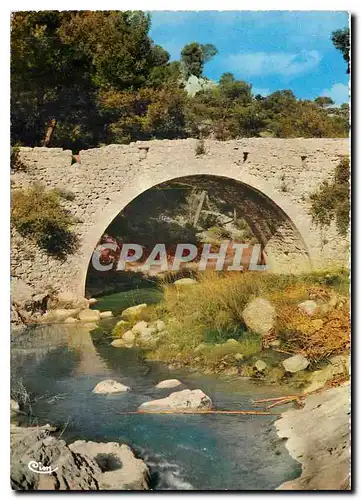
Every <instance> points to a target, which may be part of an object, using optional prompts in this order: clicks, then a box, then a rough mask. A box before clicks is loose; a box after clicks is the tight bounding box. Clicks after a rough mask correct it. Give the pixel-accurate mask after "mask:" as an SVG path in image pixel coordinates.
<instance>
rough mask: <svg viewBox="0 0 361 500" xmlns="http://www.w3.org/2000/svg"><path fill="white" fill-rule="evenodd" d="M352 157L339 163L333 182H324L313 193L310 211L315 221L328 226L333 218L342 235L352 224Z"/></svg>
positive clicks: (345, 158)
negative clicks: (350, 184) (350, 183)
mask: <svg viewBox="0 0 361 500" xmlns="http://www.w3.org/2000/svg"><path fill="white" fill-rule="evenodd" d="M349 180H350V159H349V158H348V157H344V158H342V159H341V161H340V163H339V164H338V165H337V167H336V169H335V173H334V178H333V181H332V183H329V182H327V181H325V182H323V184H322V185H321V187H320V188H319V189H318V191H316V192H315V193H313V194H311V196H310V201H311V209H310V213H311V216H312V219H313V221H314V222H315V223H316V224H318V225H319V226H321V227H325V226H326V227H327V226H329V225H330V224H331V222H332V221H333V220H335V221H336V227H337V230H338V232H339V234H340V235H341V236H346V235H347V231H348V228H349V224H350V187H349Z"/></svg>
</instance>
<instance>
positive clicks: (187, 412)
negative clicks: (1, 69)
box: [117, 410, 279, 415]
mask: <svg viewBox="0 0 361 500" xmlns="http://www.w3.org/2000/svg"><path fill="white" fill-rule="evenodd" d="M117 414H118V415H145V414H147V415H149V414H153V415H158V414H160V415H168V414H173V415H175V414H176V415H279V413H271V412H269V411H256V410H138V411H122V412H117Z"/></svg>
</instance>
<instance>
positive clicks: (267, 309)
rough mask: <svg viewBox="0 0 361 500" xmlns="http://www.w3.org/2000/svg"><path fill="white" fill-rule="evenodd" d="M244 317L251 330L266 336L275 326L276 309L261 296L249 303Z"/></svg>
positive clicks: (244, 311) (243, 314)
mask: <svg viewBox="0 0 361 500" xmlns="http://www.w3.org/2000/svg"><path fill="white" fill-rule="evenodd" d="M242 317H243V321H244V322H245V324H246V326H247V328H248V329H249V330H253V331H254V332H256V333H259V334H260V335H262V336H265V335H268V334H269V333H270V332H271V331H272V329H273V328H274V327H275V324H276V309H275V307H274V306H273V305H272V304H271V303H270V302H269V301H268V300H266V299H262V298H260V297H259V298H256V299H253V300H252V301H251V302H249V303H248V304H247V306H246V307H245V309H244V310H243V313H242Z"/></svg>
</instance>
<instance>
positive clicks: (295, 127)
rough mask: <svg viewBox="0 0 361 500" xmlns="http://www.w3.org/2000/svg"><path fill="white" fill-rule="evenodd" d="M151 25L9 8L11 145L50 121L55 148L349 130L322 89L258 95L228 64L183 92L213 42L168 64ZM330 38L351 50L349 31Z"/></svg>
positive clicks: (35, 139) (116, 15) (120, 14)
mask: <svg viewBox="0 0 361 500" xmlns="http://www.w3.org/2000/svg"><path fill="white" fill-rule="evenodd" d="M150 23H151V19H150V16H149V14H145V13H144V12H140V11H134V12H133V11H62V12H59V11H39V12H35V11H29V12H15V13H14V14H13V17H12V32H11V101H12V102H11V136H12V144H13V145H26V146H40V145H42V144H43V141H44V138H45V133H46V131H47V128H48V126H49V124H50V123H51V122H52V121H53V122H56V126H55V129H54V132H53V135H52V138H51V146H60V147H63V148H68V149H72V150H73V151H74V152H77V151H78V150H79V149H86V148H89V147H97V146H99V145H101V144H107V143H112V142H115V143H128V142H130V141H134V140H148V139H155V138H158V139H162V138H168V139H174V138H181V137H198V138H199V137H207V136H209V137H215V138H217V139H220V140H227V139H232V138H238V137H253V136H256V137H257V136H261V137H262V136H266V137H347V135H348V129H349V123H348V105H347V104H344V105H342V106H341V107H338V108H336V107H334V106H333V103H332V101H331V100H330V98H328V97H324V96H320V97H318V98H317V99H315V101H313V102H312V101H303V100H298V99H297V98H296V97H295V96H294V94H293V93H292V91H290V90H287V89H286V90H280V91H277V92H274V93H272V94H271V95H269V96H267V97H262V96H260V95H256V96H254V95H253V93H252V86H251V85H250V84H249V83H248V82H245V81H242V80H238V79H236V78H235V76H234V75H233V74H232V73H229V72H228V73H224V74H223V75H222V76H221V78H220V80H219V83H218V85H216V86H214V87H212V88H210V89H208V90H203V91H200V92H198V93H197V94H196V95H194V96H193V97H190V96H188V95H187V94H186V92H185V91H184V83H185V80H186V79H187V78H188V76H189V75H195V76H197V77H202V76H203V71H204V66H205V64H206V63H207V62H208V61H209V60H210V59H211V58H212V57H214V55H215V54H216V53H217V49H216V48H215V47H214V45H212V44H200V43H198V42H193V43H190V44H188V45H186V46H185V47H184V48H183V49H182V51H181V54H180V60H179V61H171V62H170V61H169V54H168V52H167V51H166V50H164V49H163V48H162V47H160V46H159V45H156V44H155V43H154V42H153V41H152V39H151V38H150V37H149V29H150ZM333 39H334V43H335V46H336V47H337V48H339V49H340V50H342V51H343V53H344V54H345V55H347V50H346V48H347V43H349V42H347V40H348V39H347V33H346V32H345V30H339V31H338V32H335V33H334V34H333Z"/></svg>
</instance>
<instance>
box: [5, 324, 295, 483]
mask: <svg viewBox="0 0 361 500" xmlns="http://www.w3.org/2000/svg"><path fill="white" fill-rule="evenodd" d="M110 326H111V324H110V323H109V322H108V323H107V322H105V321H104V325H103V326H101V328H98V329H97V330H95V331H93V332H92V331H90V327H89V326H85V325H84V326H78V325H76V326H73V325H71V326H70V325H69V326H66V325H47V326H45V325H44V326H37V327H31V328H29V327H28V328H26V329H25V330H23V331H20V332H16V333H14V334H13V336H12V349H11V357H12V381H13V383H14V384H18V383H19V381H21V382H22V384H23V385H24V386H25V387H26V390H27V391H28V392H29V393H30V395H31V398H32V401H33V402H32V404H31V414H32V422H33V423H38V424H45V423H47V422H49V423H51V424H54V425H57V426H60V427H61V428H63V434H62V438H63V439H65V440H66V441H67V442H71V441H74V440H76V439H85V440H93V441H117V442H123V443H127V444H129V445H130V446H131V447H132V448H133V450H134V451H135V452H136V454H137V455H138V456H139V457H141V458H143V459H144V460H145V461H146V463H147V464H148V466H149V467H150V470H151V484H152V488H153V489H156V490H190V489H194V490H272V489H275V488H276V487H277V486H279V485H280V484H281V483H282V482H284V481H287V480H290V479H293V478H295V477H297V476H299V474H300V466H299V464H298V462H296V461H294V460H293V459H292V458H291V457H290V456H289V454H288V452H287V450H286V448H285V446H284V442H283V441H282V440H280V439H278V438H277V436H276V432H275V429H274V426H273V425H272V424H273V422H274V420H275V419H276V418H277V417H274V416H260V415H169V414H167V415H151V414H138V415H130V414H127V412H129V411H135V410H136V409H137V407H138V406H139V405H140V404H141V403H143V402H144V401H149V400H151V399H156V398H159V397H165V396H167V395H168V394H169V393H171V392H172V390H170V389H162V390H159V389H155V388H154V385H155V384H156V383H158V382H159V381H160V380H164V379H167V378H178V379H179V380H180V381H181V382H182V383H183V384H184V387H183V388H185V387H188V388H189V389H202V390H203V391H204V392H205V393H206V394H207V395H209V396H210V398H211V399H212V401H213V406H214V408H215V409H223V410H233V409H250V410H254V409H255V408H254V406H253V405H252V399H260V398H263V397H272V396H279V395H280V394H282V393H286V389H285V388H280V387H276V386H265V385H264V384H263V383H261V382H256V381H250V380H246V379H240V378H233V379H232V378H222V377H217V376H205V375H200V374H196V373H191V372H189V371H188V372H187V371H182V370H180V371H172V372H169V370H168V369H167V367H166V366H165V365H163V364H161V363H157V362H148V361H145V360H144V359H143V356H142V352H141V351H140V350H138V349H119V348H114V347H112V346H110V339H109V335H107V332H109V328H110ZM107 378H112V379H115V380H118V381H120V382H122V383H124V384H126V385H128V386H130V387H131V389H132V390H131V391H130V392H128V393H122V394H116V395H100V394H94V393H93V392H92V389H93V388H94V387H95V385H96V384H97V383H98V382H100V381H101V380H104V379H107ZM181 388H182V387H181ZM174 390H175V389H173V391H174ZM278 411H279V410H278Z"/></svg>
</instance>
